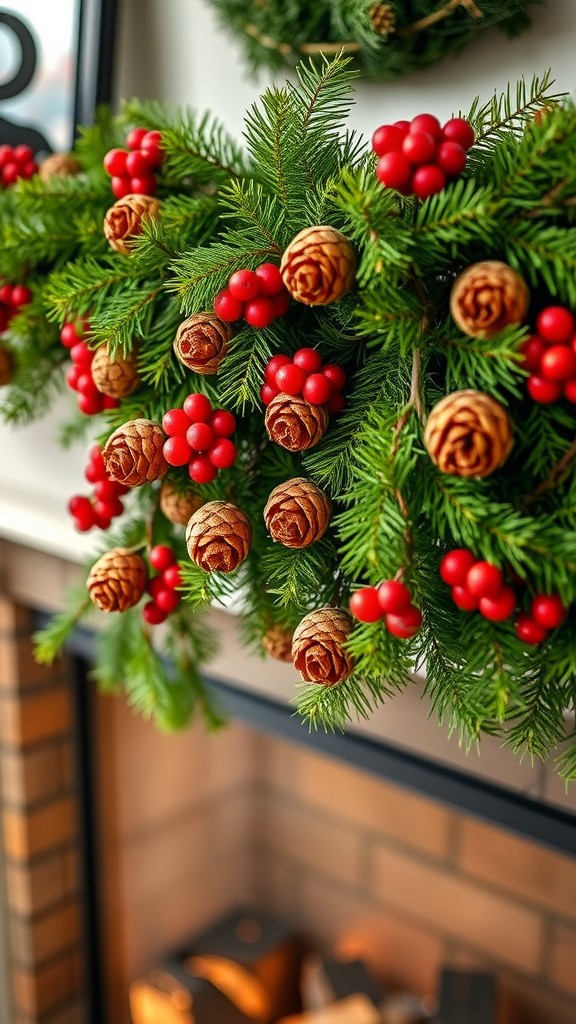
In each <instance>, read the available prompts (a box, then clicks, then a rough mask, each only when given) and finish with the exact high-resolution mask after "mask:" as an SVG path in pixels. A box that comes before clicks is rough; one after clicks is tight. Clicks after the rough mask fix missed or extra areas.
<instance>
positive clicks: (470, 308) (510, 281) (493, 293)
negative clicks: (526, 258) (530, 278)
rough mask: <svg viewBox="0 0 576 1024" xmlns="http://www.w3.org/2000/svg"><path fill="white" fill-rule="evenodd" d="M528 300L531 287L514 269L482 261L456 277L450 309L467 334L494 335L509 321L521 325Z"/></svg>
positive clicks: (502, 264)
mask: <svg viewBox="0 0 576 1024" xmlns="http://www.w3.org/2000/svg"><path fill="white" fill-rule="evenodd" d="M529 303H530V293H529V291H528V288H527V286H526V284H525V282H524V281H523V280H522V278H521V277H520V275H519V274H517V273H516V271H515V270H512V268H511V267H509V266H508V265H507V264H506V263H500V262H499V260H483V261H482V262H481V263H474V264H473V265H472V266H471V267H468V268H467V270H465V271H463V273H462V274H460V277H458V278H456V281H455V282H454V285H453V288H452V292H451V295H450V312H451V313H452V317H453V319H454V322H455V324H456V326H457V327H459V328H460V330H461V331H463V332H464V334H469V335H470V336H471V337H473V338H492V337H493V336H494V335H495V334H499V332H500V331H502V330H503V329H504V328H505V327H506V326H507V325H508V324H521V323H522V322H523V320H524V318H525V316H526V313H527V311H528V305H529Z"/></svg>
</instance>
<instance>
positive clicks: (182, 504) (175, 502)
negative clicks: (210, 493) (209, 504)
mask: <svg viewBox="0 0 576 1024" xmlns="http://www.w3.org/2000/svg"><path fill="white" fill-rule="evenodd" d="M204 504H205V502H204V498H201V497H200V495H199V494H195V493H194V491H192V490H179V489H178V487H176V485H175V484H174V483H172V482H171V481H170V480H163V481H162V486H161V488H160V508H161V510H162V512H163V513H164V515H165V516H166V519H168V520H169V521H170V522H171V523H174V524H175V525H177V526H186V523H187V522H188V520H189V519H190V516H191V515H193V513H194V512H197V511H198V509H199V508H201V507H202V505H204Z"/></svg>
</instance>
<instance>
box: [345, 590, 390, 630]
mask: <svg viewBox="0 0 576 1024" xmlns="http://www.w3.org/2000/svg"><path fill="white" fill-rule="evenodd" d="M350 611H351V613H352V615H353V616H354V617H355V618H356V619H359V620H360V622H378V619H381V618H382V615H383V612H382V608H381V607H380V602H379V600H378V591H377V590H376V587H362V589H361V590H357V591H356V592H355V593H354V594H352V596H351V598H350Z"/></svg>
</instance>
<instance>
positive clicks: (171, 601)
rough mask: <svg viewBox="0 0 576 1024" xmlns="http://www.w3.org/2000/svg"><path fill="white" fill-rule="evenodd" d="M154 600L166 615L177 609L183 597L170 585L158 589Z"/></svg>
mask: <svg viewBox="0 0 576 1024" xmlns="http://www.w3.org/2000/svg"><path fill="white" fill-rule="evenodd" d="M154 600H155V602H156V607H157V608H160V610H161V611H163V612H165V613H166V615H171V613H172V612H173V611H175V610H176V608H177V607H178V605H179V604H180V601H181V600H182V598H181V597H180V594H177V593H176V591H175V590H171V589H170V588H169V587H164V588H163V589H162V590H159V591H158V593H157V594H156V597H155V598H154Z"/></svg>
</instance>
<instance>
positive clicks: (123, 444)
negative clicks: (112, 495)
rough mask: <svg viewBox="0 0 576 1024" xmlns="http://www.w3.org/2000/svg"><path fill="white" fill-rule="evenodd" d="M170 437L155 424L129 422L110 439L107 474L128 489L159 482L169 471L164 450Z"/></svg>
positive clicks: (105, 456)
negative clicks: (167, 438) (153, 481)
mask: <svg viewBox="0 0 576 1024" xmlns="http://www.w3.org/2000/svg"><path fill="white" fill-rule="evenodd" d="M165 440H166V435H165V433H164V431H163V430H162V427H161V426H160V424H159V423H153V422H152V420H128V422H127V423H123V424H122V426H121V427H118V429H117V430H115V431H114V433H113V434H111V435H110V437H109V438H108V440H107V442H106V444H105V445H104V449H103V451H102V457H103V459H104V465H105V466H106V472H107V473H108V476H111V477H112V479H113V480H117V481H118V483H119V484H125V485H126V487H140V485H141V484H148V483H150V482H151V481H152V480H159V479H160V477H163V476H164V473H166V472H167V470H168V463H167V462H166V459H165V458H164V454H163V452H162V447H163V445H164V442H165Z"/></svg>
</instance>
